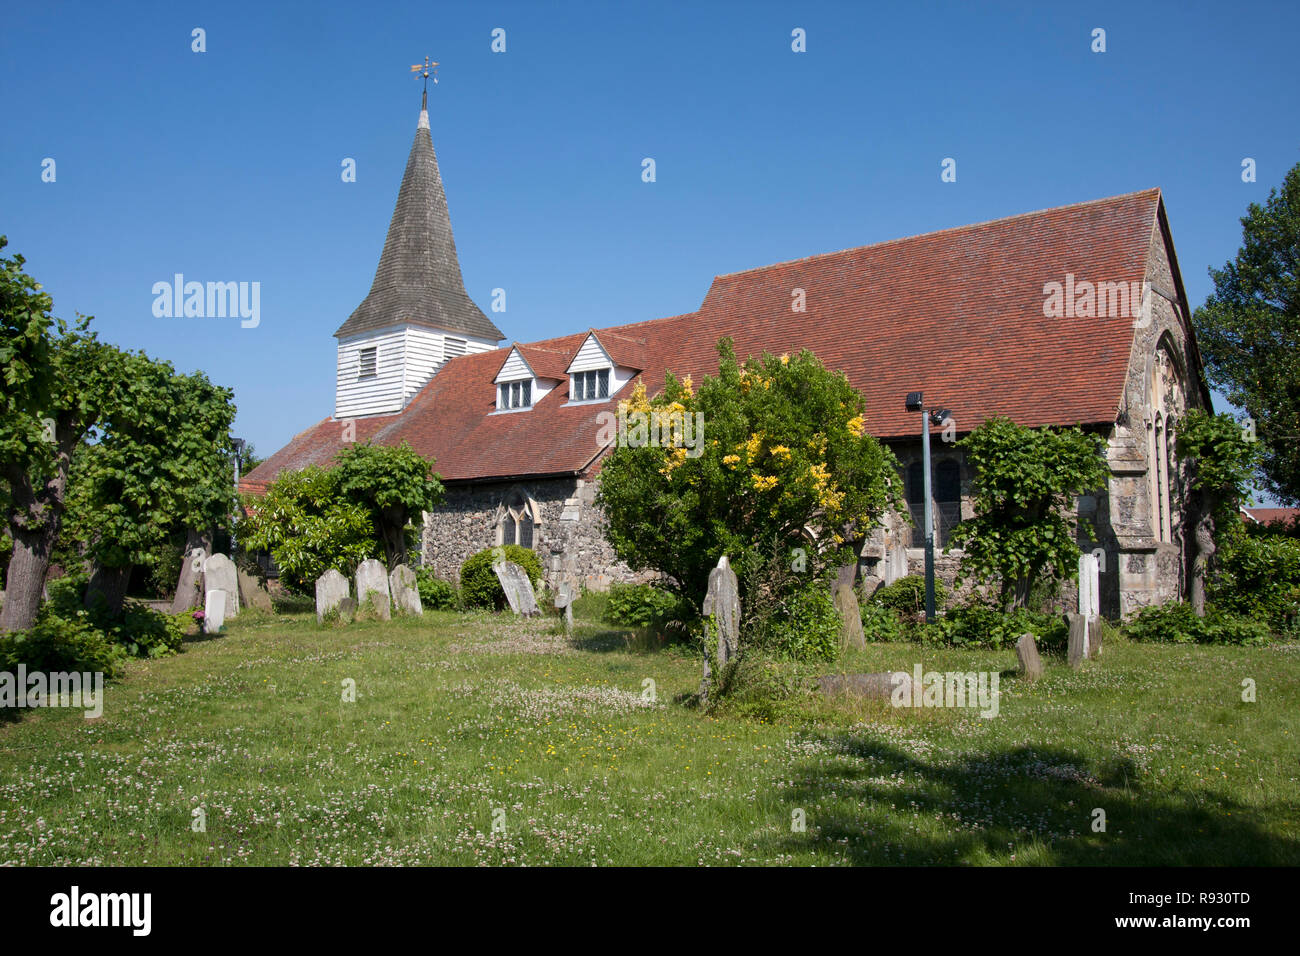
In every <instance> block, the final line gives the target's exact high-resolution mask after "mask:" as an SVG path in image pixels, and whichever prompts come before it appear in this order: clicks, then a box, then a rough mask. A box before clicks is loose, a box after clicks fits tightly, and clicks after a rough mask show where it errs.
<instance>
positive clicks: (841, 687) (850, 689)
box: [817, 671, 912, 700]
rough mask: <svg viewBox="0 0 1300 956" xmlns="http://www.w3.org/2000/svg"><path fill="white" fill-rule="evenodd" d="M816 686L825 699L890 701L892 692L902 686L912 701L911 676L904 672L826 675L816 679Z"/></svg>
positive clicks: (904, 692)
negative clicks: (851, 698)
mask: <svg viewBox="0 0 1300 956" xmlns="http://www.w3.org/2000/svg"><path fill="white" fill-rule="evenodd" d="M817 686H818V687H819V688H820V689H821V692H822V693H823V694H825V695H826V696H827V697H837V696H839V695H841V694H843V695H845V696H848V697H864V698H867V699H868V700H890V699H891V698H892V697H893V696H894V690H895V688H897V687H900V686H903V687H905V688H906V690H904V691H903V692H902V693H903V694H904V695H905V696H906V697H907V699H908V700H911V699H912V675H911V674H908V673H907V672H906V671H900V672H897V673H896V672H894V671H881V672H878V673H874V674H827V675H825V676H823V677H819V678H817Z"/></svg>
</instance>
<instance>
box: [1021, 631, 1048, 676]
mask: <svg viewBox="0 0 1300 956" xmlns="http://www.w3.org/2000/svg"><path fill="white" fill-rule="evenodd" d="M1016 657H1017V659H1019V661H1020V673H1021V674H1023V675H1024V676H1025V679H1026V680H1031V681H1034V680H1038V678H1040V677H1042V676H1043V659H1042V658H1041V657H1039V656H1038V645H1037V644H1036V643H1035V642H1034V635H1032V634H1021V635H1020V640H1018V641H1016Z"/></svg>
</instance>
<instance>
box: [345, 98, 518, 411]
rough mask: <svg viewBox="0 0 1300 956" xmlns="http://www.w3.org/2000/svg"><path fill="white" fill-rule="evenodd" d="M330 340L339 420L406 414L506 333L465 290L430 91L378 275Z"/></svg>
mask: <svg viewBox="0 0 1300 956" xmlns="http://www.w3.org/2000/svg"><path fill="white" fill-rule="evenodd" d="M334 337H335V338H337V339H338V342H339V353H338V372H337V378H336V386H335V392H334V417H335V418H339V419H342V418H359V417H362V416H365V415H381V414H387V413H392V412H398V411H401V410H402V409H403V408H405V407H406V404H407V403H408V402H409V401H410V400H411V399H412V398H413V397H414V396H415V393H416V392H418V391H419V390H420V388H421V387H423V386H424V384H425V383H426V382H428V381H429V379H430V378H432V377H433V375H434V373H435V372H437V370H438V369H439V368H441V367H442V364H443V363H444V362H446V361H447V360H448V359H451V358H455V357H456V356H457V355H465V354H467V353H469V352H486V351H490V350H491V349H495V348H496V347H497V345H498V344H499V343H500V342H501V340H502V339H503V338H505V336H504V335H502V334H501V330H500V329H498V328H497V327H496V325H494V324H493V323H492V320H491V319H489V318H488V317H487V316H486V315H484V314H483V311H482V310H481V309H480V308H479V307H478V306H477V305H475V304H474V302H473V301H472V300H471V299H470V297H469V293H467V292H466V291H465V280H464V279H463V278H462V277H461V274H460V261H459V260H458V259H457V258H456V242H455V240H454V239H453V238H452V235H451V217H450V215H449V214H448V212H447V196H446V194H445V193H444V192H443V188H442V176H441V175H440V174H439V172H438V158H437V156H435V155H434V152H433V139H432V138H431V137H430V135H429V111H428V95H427V93H426V94H425V98H424V100H423V101H422V102H421V104H420V122H419V125H418V127H417V128H416V130H415V142H414V143H412V144H411V155H410V156H409V158H408V159H407V160H406V173H405V174H404V175H403V176H402V188H401V189H400V190H399V191H398V194H397V206H396V207H395V208H394V209H393V219H392V221H391V222H390V223H389V225H388V237H387V238H386V239H385V240H384V251H383V253H382V254H381V255H380V257H379V268H378V269H376V270H375V281H374V283H373V284H372V285H371V286H370V293H369V295H367V296H366V298H365V300H364V301H363V302H362V303H361V305H359V306H357V310H356V311H355V312H353V313H352V315H351V316H349V317H348V320H347V321H346V322H344V323H343V324H342V325H341V326H340V327H339V330H338V331H337V332H335V333H334Z"/></svg>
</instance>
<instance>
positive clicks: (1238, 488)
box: [1178, 408, 1260, 617]
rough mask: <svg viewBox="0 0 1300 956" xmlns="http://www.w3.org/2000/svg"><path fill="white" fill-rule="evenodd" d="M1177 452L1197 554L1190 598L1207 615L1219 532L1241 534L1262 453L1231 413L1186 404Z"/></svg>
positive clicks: (1197, 609)
mask: <svg viewBox="0 0 1300 956" xmlns="http://www.w3.org/2000/svg"><path fill="white" fill-rule="evenodd" d="M1178 454H1179V456H1180V457H1181V458H1184V459H1189V464H1190V466H1191V484H1192V509H1191V511H1192V516H1193V520H1194V523H1193V525H1192V527H1193V529H1194V530H1193V534H1194V536H1195V539H1196V556H1195V557H1194V558H1193V559H1192V567H1191V575H1190V577H1191V581H1190V585H1191V586H1190V591H1191V604H1192V610H1193V611H1195V612H1196V615H1197V617H1204V616H1205V593H1206V587H1207V584H1208V578H1209V570H1210V562H1211V561H1212V560H1213V558H1214V554H1215V551H1216V550H1217V547H1218V546H1217V543H1216V541H1215V537H1216V531H1217V532H1218V533H1219V535H1223V534H1240V533H1241V519H1240V518H1239V517H1238V516H1237V509H1238V508H1239V507H1240V506H1241V504H1242V502H1243V501H1245V500H1246V499H1247V491H1246V489H1247V486H1248V485H1249V483H1250V479H1251V476H1252V475H1253V474H1254V473H1255V471H1256V469H1257V467H1258V465H1259V458H1260V449H1259V445H1258V443H1256V442H1250V441H1246V440H1245V437H1244V436H1243V435H1242V429H1241V424H1240V423H1239V422H1237V421H1235V420H1234V419H1233V417H1232V416H1231V415H1228V414H1226V413H1220V414H1218V415H1211V414H1210V413H1209V412H1207V411H1204V410H1203V409H1199V408H1191V409H1188V410H1187V414H1186V415H1184V416H1183V421H1182V422H1181V423H1180V426H1179V429H1178Z"/></svg>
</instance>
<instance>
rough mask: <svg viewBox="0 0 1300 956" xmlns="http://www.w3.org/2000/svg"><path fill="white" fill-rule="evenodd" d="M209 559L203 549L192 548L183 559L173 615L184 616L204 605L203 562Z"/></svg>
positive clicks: (174, 599)
mask: <svg viewBox="0 0 1300 956" xmlns="http://www.w3.org/2000/svg"><path fill="white" fill-rule="evenodd" d="M207 557H208V553H207V552H206V551H204V550H203V549H202V548H191V549H190V550H188V551H186V552H185V556H184V557H183V558H181V575H180V578H179V579H178V580H177V582H176V597H175V598H173V599H172V613H173V614H183V613H184V612H185V611H188V610H189V609H190V608H195V607H200V606H202V605H203V603H204V590H203V562H204V561H206V560H207Z"/></svg>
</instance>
